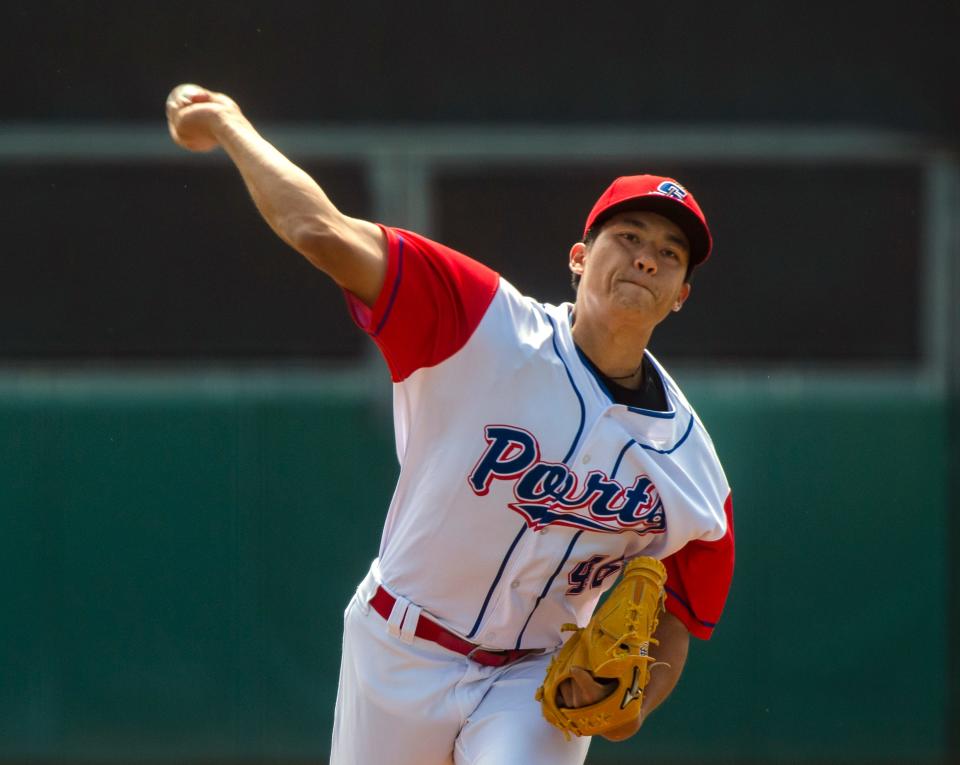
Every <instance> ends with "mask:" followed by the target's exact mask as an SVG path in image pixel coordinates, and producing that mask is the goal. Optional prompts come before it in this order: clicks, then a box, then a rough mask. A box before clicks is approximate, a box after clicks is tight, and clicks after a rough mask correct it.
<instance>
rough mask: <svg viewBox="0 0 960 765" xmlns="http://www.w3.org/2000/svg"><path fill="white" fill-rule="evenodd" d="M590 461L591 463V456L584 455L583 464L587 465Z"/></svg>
mask: <svg viewBox="0 0 960 765" xmlns="http://www.w3.org/2000/svg"><path fill="white" fill-rule="evenodd" d="M589 461H590V455H589V454H584V455H583V464H584V465H586V464H587V463H588V462H589Z"/></svg>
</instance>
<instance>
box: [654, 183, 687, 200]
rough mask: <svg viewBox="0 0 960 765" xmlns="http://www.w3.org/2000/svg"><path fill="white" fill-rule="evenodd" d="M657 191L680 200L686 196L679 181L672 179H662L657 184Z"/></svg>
mask: <svg viewBox="0 0 960 765" xmlns="http://www.w3.org/2000/svg"><path fill="white" fill-rule="evenodd" d="M657 193H658V194H663V195H664V196H667V197H673V198H674V199H679V200H680V201H681V202H682V201H683V200H684V199H686V196H687V190H686V189H685V188H683V186H681V185H680V184H679V183H674V182H673V181H664V182H663V183H661V184H660V185H659V186H657Z"/></svg>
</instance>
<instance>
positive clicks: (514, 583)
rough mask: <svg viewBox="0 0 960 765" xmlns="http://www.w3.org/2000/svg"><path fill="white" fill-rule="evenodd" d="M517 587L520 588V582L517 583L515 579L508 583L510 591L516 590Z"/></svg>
mask: <svg viewBox="0 0 960 765" xmlns="http://www.w3.org/2000/svg"><path fill="white" fill-rule="evenodd" d="M519 586H520V582H518V581H517V580H516V579H514V580H513V581H512V582H510V589H512V590H515V589H517V587H519Z"/></svg>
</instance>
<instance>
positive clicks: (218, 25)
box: [0, 0, 960, 141]
mask: <svg viewBox="0 0 960 765" xmlns="http://www.w3.org/2000/svg"><path fill="white" fill-rule="evenodd" d="M958 14H960V10H958V6H957V4H956V3H953V2H943V1H942V0H941V1H936V0H919V1H918V2H913V3H910V4H909V6H905V5H903V4H902V3H894V2H863V1H861V0H853V1H852V2H838V3H827V2H807V3H799V2H779V1H777V0H774V1H773V2H761V1H759V0H747V1H745V2H738V3H714V2H706V1H705V0H696V1H694V2H685V3H652V2H629V3H628V2H595V3H577V4H574V3H565V4H557V3H546V2H529V3H506V2H491V3H461V2H448V3H441V2H430V1H428V2H420V3H409V2H391V1H389V0H380V1H379V2H375V1H374V0H358V1H357V2H352V3H332V2H314V3H307V2H276V3H263V2H250V3H228V2H216V1H215V2H184V1H182V0H174V1H172V2H164V3H158V4H153V3H128V2H120V1H119V0H117V1H107V0H88V1H87V2H69V1H68V0H60V1H59V2H51V1H50V0H40V1H39V2H26V1H23V2H17V1H16V0H14V1H11V2H5V3H4V25H3V31H2V34H3V35H4V39H5V45H4V46H3V50H2V53H0V55H2V56H3V57H4V58H3V61H4V67H3V69H4V71H5V72H7V77H6V78H5V82H4V86H3V89H4V94H5V97H4V99H3V102H2V104H0V119H6V120H36V119H44V120H46V119H54V120H67V121H70V122H79V121H91V120H92V121H99V120H103V119H111V120H137V121H139V120H151V121H152V120H156V119H157V118H158V116H159V114H158V104H159V103H160V102H161V101H162V99H163V96H164V95H165V94H166V92H167V91H168V90H169V88H170V87H171V86H172V85H173V84H176V83H177V82H180V81H184V80H185V81H199V82H203V83H208V84H209V85H210V86H211V87H215V88H217V89H220V90H224V91H226V92H229V93H232V94H234V95H235V96H236V98H237V99H238V100H239V101H240V103H242V104H244V105H246V106H247V108H248V110H249V112H250V114H251V115H252V116H253V117H254V118H260V119H267V118H268V119H271V120H308V121H314V120H330V121H334V122H337V121H343V122H353V121H358V120H359V121H370V122H385V121H389V122H393V121H429V122H448V121H470V122H484V123H489V122H503V121H523V122H578V121H579V122H583V121H589V122H609V121H616V122H629V121H638V120H639V121H643V122H645V123H649V122H658V123H675V122H704V121H707V122H722V123H727V124H732V125H736V124H743V123H751V122H753V123H755V122H761V123H771V122H775V123H776V122H780V123H782V122H791V123H827V124H834V125H836V124H869V125H882V126H887V127H891V128H899V129H905V130H914V131H920V132H923V133H936V134H940V135H942V136H944V137H946V138H947V139H948V140H951V141H955V140H956V126H957V124H958V122H960V104H958V102H957V98H956V93H957V90H958V89H957V85H958V82H960V80H958V78H960V65H958V55H960V54H958V52H957V46H956V45H955V41H956V30H957V27H958Z"/></svg>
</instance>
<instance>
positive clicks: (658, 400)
mask: <svg viewBox="0 0 960 765" xmlns="http://www.w3.org/2000/svg"><path fill="white" fill-rule="evenodd" d="M580 357H581V358H582V359H583V360H584V361H585V362H586V363H587V364H589V365H590V368H591V370H592V371H593V373H594V374H595V375H596V376H597V377H598V378H600V380H601V381H602V382H603V384H604V385H606V386H607V390H608V391H610V395H611V396H612V397H613V400H614V401H616V402H617V403H618V404H623V405H624V406H632V407H636V408H638V409H649V410H651V411H654V412H666V411H668V410H669V407H668V406H667V392H666V391H665V390H664V387H663V380H661V379H660V373H659V372H657V370H656V367H654V366H653V362H652V361H650V357H649V356H647V354H643V362H642V363H641V367H642V368H643V380H642V382H641V383H640V387H639V388H637V389H636V390H634V389H633V388H625V387H623V386H622V385H619V384H618V383H616V382H615V381H614V380H612V379H611V378H609V377H607V376H606V375H605V374H604V373H603V372H601V371H600V370H599V369H598V368H597V365H596V364H594V363H593V362H592V361H590V359H589V358H588V357H587V355H586V354H585V353H584V352H583V351H580Z"/></svg>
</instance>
